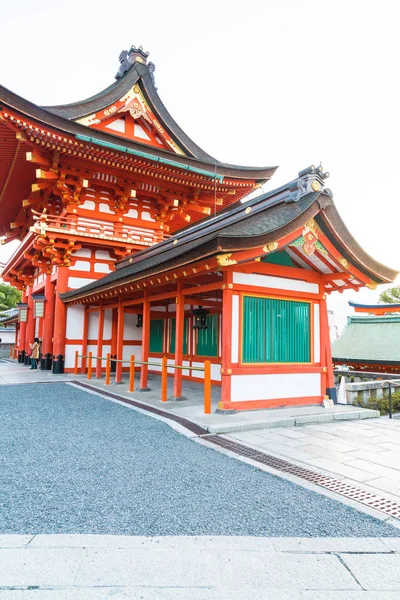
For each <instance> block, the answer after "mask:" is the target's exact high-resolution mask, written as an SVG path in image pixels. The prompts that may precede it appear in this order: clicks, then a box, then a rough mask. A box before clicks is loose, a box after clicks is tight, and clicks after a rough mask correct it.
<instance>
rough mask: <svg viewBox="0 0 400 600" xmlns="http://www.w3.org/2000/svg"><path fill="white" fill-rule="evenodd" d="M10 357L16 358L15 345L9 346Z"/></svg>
mask: <svg viewBox="0 0 400 600" xmlns="http://www.w3.org/2000/svg"><path fill="white" fill-rule="evenodd" d="M10 358H18V348H17V346H10Z"/></svg>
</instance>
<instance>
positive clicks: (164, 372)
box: [74, 351, 211, 415]
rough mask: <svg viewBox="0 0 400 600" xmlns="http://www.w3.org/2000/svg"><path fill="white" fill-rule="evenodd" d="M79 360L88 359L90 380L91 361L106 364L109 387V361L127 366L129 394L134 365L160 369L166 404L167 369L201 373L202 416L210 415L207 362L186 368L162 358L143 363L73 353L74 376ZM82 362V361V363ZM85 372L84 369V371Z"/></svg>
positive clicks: (132, 390) (90, 376) (133, 358)
mask: <svg viewBox="0 0 400 600" xmlns="http://www.w3.org/2000/svg"><path fill="white" fill-rule="evenodd" d="M79 358H83V359H88V363H87V378H88V379H92V373H93V360H97V361H103V360H105V362H106V379H105V384H106V385H110V378H111V361H113V362H115V363H117V362H118V363H123V364H128V365H129V387H128V391H129V392H134V391H135V366H136V365H147V366H151V367H161V402H166V401H167V399H168V369H184V370H189V369H190V370H191V371H203V372H204V414H206V415H209V414H210V413H211V363H210V361H209V360H205V361H204V367H188V366H182V365H171V364H168V361H167V358H166V357H165V356H164V357H163V358H162V359H161V363H156V362H143V361H137V360H136V359H135V355H134V354H131V356H130V357H129V360H117V359H112V358H111V354H110V353H108V354H107V356H106V357H105V358H104V357H103V356H93V354H92V352H89V353H88V355H87V356H86V355H83V354H79V353H78V351H76V352H75V363H74V375H78V372H79ZM82 362H83V361H82ZM85 370H86V369H85Z"/></svg>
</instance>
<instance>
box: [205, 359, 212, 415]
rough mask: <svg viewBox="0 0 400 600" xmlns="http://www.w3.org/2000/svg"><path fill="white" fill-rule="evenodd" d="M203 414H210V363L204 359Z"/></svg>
mask: <svg viewBox="0 0 400 600" xmlns="http://www.w3.org/2000/svg"><path fill="white" fill-rule="evenodd" d="M204 414H205V415H209V414H211V363H210V361H209V360H205V361H204Z"/></svg>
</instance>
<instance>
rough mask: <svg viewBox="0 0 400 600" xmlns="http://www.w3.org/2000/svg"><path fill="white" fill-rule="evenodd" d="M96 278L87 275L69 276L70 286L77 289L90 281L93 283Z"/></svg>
mask: <svg viewBox="0 0 400 600" xmlns="http://www.w3.org/2000/svg"><path fill="white" fill-rule="evenodd" d="M93 281H96V279H87V278H86V277H69V279H68V286H69V287H70V288H72V289H74V290H75V289H77V288H80V287H82V286H83V285H87V284H88V283H93Z"/></svg>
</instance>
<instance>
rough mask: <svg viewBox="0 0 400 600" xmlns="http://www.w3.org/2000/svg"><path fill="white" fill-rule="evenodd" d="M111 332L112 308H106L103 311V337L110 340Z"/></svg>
mask: <svg viewBox="0 0 400 600" xmlns="http://www.w3.org/2000/svg"><path fill="white" fill-rule="evenodd" d="M111 333H112V308H107V309H106V310H105V311H104V327H103V339H104V340H110V339H111Z"/></svg>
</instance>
